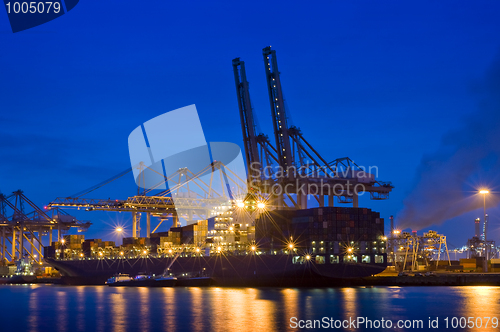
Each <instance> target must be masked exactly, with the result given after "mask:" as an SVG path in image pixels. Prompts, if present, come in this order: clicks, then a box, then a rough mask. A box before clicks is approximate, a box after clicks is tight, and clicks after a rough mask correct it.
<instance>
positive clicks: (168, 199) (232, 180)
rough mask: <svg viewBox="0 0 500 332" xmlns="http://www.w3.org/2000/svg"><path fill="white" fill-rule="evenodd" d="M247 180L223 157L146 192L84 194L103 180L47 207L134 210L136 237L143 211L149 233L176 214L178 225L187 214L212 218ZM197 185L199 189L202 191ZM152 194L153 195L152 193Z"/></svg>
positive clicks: (188, 217)
mask: <svg viewBox="0 0 500 332" xmlns="http://www.w3.org/2000/svg"><path fill="white" fill-rule="evenodd" d="M145 170H149V171H152V172H154V170H153V169H151V168H149V167H146V168H145ZM129 171H131V169H130V170H129ZM123 174H124V173H123V172H122V173H120V174H119V175H118V176H115V177H114V178H111V179H109V180H106V181H104V182H103V183H104V184H108V183H110V182H113V181H114V180H116V179H118V178H119V177H121V176H123ZM205 176H209V178H208V183H207V182H205V181H204V180H203V179H204V177H205ZM217 180H220V186H219V187H218V186H217V185H216V182H217ZM168 183H170V184H175V185H174V186H173V187H170V188H169V189H167V190H162V191H159V192H158V191H156V192H155V190H157V189H156V188H164V187H165V186H167V187H168ZM245 183H246V179H241V178H240V177H239V176H238V175H237V174H236V173H234V172H233V171H232V170H231V169H229V168H228V167H227V166H225V165H224V164H223V163H222V162H221V161H214V162H213V163H211V164H210V165H207V166H206V167H205V168H203V169H202V170H201V171H199V172H198V173H193V172H191V171H190V170H189V169H188V168H181V169H179V170H177V171H176V172H174V173H173V174H170V175H169V176H168V177H164V179H163V180H162V181H161V182H159V183H158V184H157V185H156V186H153V187H151V188H148V189H145V190H144V192H143V193H142V194H140V195H136V196H132V197H128V198H127V199H91V198H83V197H82V196H85V195H86V194H87V193H90V192H92V191H94V190H95V189H97V188H98V187H101V186H102V183H101V184H98V185H97V186H94V187H91V188H89V189H87V190H86V191H83V192H80V193H78V194H77V195H72V196H70V197H59V198H56V199H55V200H54V201H52V202H50V203H49V204H48V205H47V207H48V208H54V207H60V208H84V209H85V210H87V211H115V212H131V213H132V237H137V236H139V234H140V220H141V214H142V213H145V214H146V237H150V236H151V233H154V232H155V231H156V230H157V229H158V227H159V226H160V225H161V224H162V223H163V221H165V220H166V219H167V218H173V225H174V226H179V218H185V219H186V220H187V221H188V222H191V221H192V220H193V218H200V219H207V218H210V217H211V216H212V215H214V213H215V212H214V207H219V206H221V205H223V204H226V203H227V202H228V201H231V200H234V198H235V196H237V197H238V196H241V195H243V194H244V193H246V190H245V188H246V185H245ZM190 185H191V189H190ZM228 188H229V189H228ZM193 189H197V190H198V192H196V191H195V190H193ZM152 193H153V194H152ZM148 194H150V195H151V194H152V195H151V196H148ZM192 194H195V195H192ZM152 216H153V217H157V218H159V219H160V221H159V223H158V224H157V226H156V227H155V228H154V229H153V230H152V231H151V217H152Z"/></svg>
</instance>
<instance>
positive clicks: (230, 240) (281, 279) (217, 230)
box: [45, 202, 387, 287]
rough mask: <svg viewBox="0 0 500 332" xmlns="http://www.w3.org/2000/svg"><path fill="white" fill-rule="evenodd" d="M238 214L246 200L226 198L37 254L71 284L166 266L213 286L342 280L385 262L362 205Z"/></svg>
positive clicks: (380, 223)
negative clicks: (122, 234) (157, 222)
mask: <svg viewBox="0 0 500 332" xmlns="http://www.w3.org/2000/svg"><path fill="white" fill-rule="evenodd" d="M254 203H255V204H254V205H256V206H252V208H254V209H255V210H256V211H254V212H258V211H257V210H259V207H257V205H259V206H260V203H259V204H257V203H256V202H254ZM240 204H241V203H240ZM263 210H264V209H263ZM239 214H248V208H247V207H246V208H244V209H239V208H238V207H237V206H236V205H233V206H228V207H226V208H223V209H222V210H220V211H219V212H218V213H217V215H216V216H215V217H212V218H209V219H206V220H201V221H198V222H196V223H195V224H191V225H187V226H183V227H171V228H170V230H169V231H168V232H160V233H153V234H151V237H150V238H124V239H123V244H122V245H121V246H115V245H114V243H113V242H110V241H101V240H98V239H87V240H85V239H84V238H83V236H82V235H66V236H65V238H64V241H61V242H63V243H60V242H55V243H52V245H51V246H48V247H46V248H45V260H46V262H47V263H48V264H50V265H51V266H52V267H54V268H55V269H57V270H58V271H59V272H60V273H61V275H62V280H63V282H64V283H66V284H79V285H81V284H104V283H105V282H106V280H107V279H108V278H110V277H112V276H113V275H115V274H119V273H124V274H128V275H131V276H133V275H138V274H148V275H151V276H154V275H160V274H162V273H164V272H165V271H166V270H168V272H169V273H170V274H171V275H175V276H177V277H178V278H182V277H187V276H191V277H193V278H196V277H197V276H200V275H204V276H210V277H211V279H212V281H213V284H214V285H219V286H243V287H248V286H281V287H298V286H342V285H348V284H349V283H350V282H351V281H352V280H353V279H355V278H361V277H366V276H370V275H375V274H378V273H380V272H382V271H383V270H384V269H385V268H386V266H387V254H386V243H385V242H386V237H385V236H384V220H383V219H382V218H380V214H379V213H378V212H374V211H372V210H370V209H367V208H342V207H318V208H312V209H303V210H294V209H290V210H286V209H285V210H266V211H261V213H259V215H258V217H256V218H255V219H254V221H253V222H250V223H248V224H247V223H241V222H238V220H245V219H244V218H241V216H240V217H239V216H238V215H239Z"/></svg>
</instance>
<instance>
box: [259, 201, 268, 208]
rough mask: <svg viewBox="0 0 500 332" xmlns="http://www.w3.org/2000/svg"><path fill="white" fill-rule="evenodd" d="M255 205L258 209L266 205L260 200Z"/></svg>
mask: <svg viewBox="0 0 500 332" xmlns="http://www.w3.org/2000/svg"><path fill="white" fill-rule="evenodd" d="M257 207H258V208H259V209H264V208H265V207H266V204H264V203H262V202H259V203H257Z"/></svg>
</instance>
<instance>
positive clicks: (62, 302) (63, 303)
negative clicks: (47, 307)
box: [56, 291, 68, 332]
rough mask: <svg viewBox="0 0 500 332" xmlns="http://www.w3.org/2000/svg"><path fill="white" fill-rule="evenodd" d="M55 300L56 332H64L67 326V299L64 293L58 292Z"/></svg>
mask: <svg viewBox="0 0 500 332" xmlns="http://www.w3.org/2000/svg"><path fill="white" fill-rule="evenodd" d="M56 300H57V304H56V307H57V321H58V324H57V325H56V329H57V331H60V332H65V331H66V330H67V326H68V299H67V293H66V292H64V291H59V292H57V294H56Z"/></svg>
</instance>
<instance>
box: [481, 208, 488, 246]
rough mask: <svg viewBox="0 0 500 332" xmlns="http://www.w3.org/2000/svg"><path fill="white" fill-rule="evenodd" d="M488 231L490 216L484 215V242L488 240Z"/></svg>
mask: <svg viewBox="0 0 500 332" xmlns="http://www.w3.org/2000/svg"><path fill="white" fill-rule="evenodd" d="M487 231H488V215H487V214H485V215H484V224H483V236H482V238H483V240H484V241H487V240H488V239H487V238H486V232H487Z"/></svg>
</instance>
